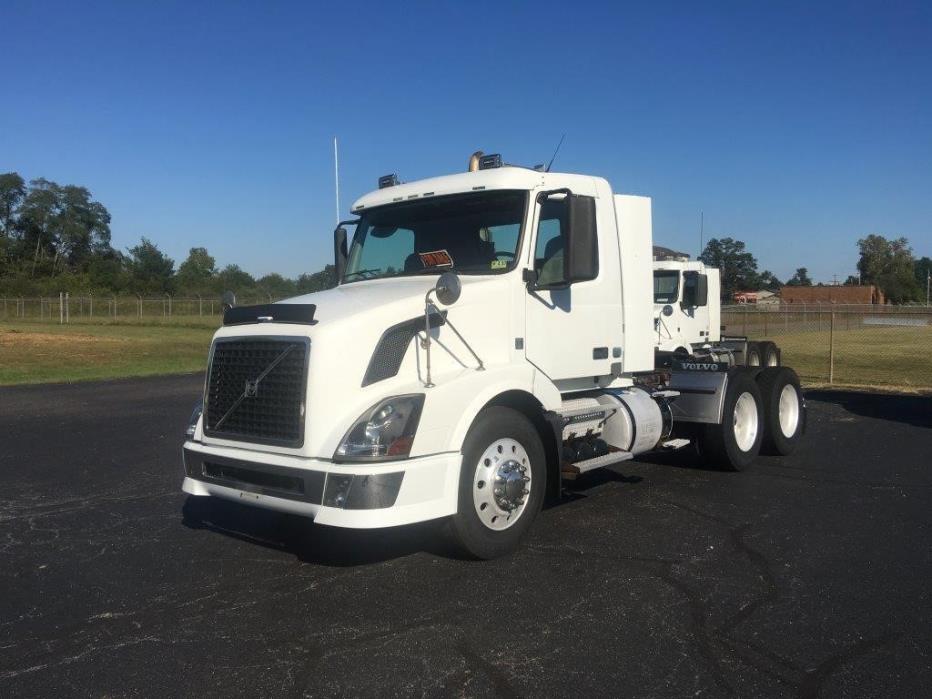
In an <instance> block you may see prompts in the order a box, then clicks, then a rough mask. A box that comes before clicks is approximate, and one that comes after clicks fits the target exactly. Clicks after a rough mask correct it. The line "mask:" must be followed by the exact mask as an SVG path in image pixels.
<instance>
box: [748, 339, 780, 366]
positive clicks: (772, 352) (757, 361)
mask: <svg viewBox="0 0 932 699" xmlns="http://www.w3.org/2000/svg"><path fill="white" fill-rule="evenodd" d="M745 364H746V365H747V366H750V367H762V366H765V367H774V366H780V350H779V348H778V347H777V346H776V344H774V343H773V342H770V340H762V341H761V342H749V343H748V348H747V357H746V361H745Z"/></svg>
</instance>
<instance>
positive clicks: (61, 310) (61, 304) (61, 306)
mask: <svg viewBox="0 0 932 699" xmlns="http://www.w3.org/2000/svg"><path fill="white" fill-rule="evenodd" d="M58 324H59V325H64V324H65V294H64V293H63V292H61V291H59V292H58Z"/></svg>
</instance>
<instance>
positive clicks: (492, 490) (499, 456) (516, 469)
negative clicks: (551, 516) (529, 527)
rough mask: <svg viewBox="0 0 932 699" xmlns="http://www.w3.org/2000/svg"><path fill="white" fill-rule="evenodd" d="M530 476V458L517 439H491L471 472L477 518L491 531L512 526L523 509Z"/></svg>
mask: <svg viewBox="0 0 932 699" xmlns="http://www.w3.org/2000/svg"><path fill="white" fill-rule="evenodd" d="M531 478H532V476H531V459H530V457H529V456H528V453H527V450H526V449H525V448H524V447H523V446H522V445H521V443H520V442H518V441H516V440H514V439H509V438H505V439H497V440H495V441H494V442H492V443H491V444H490V445H489V446H488V447H486V449H485V451H484V452H482V456H480V457H479V463H478V464H476V468H475V473H474V474H473V481H472V500H473V504H474V505H475V507H476V514H478V515H479V521H480V522H482V524H483V525H485V526H486V527H488V528H489V529H492V530H494V531H502V530H504V529H508V527H510V526H512V525H514V523H515V522H517V521H518V520H519V519H520V518H521V515H522V514H524V510H525V509H526V508H527V503H528V496H529V495H530V493H531V483H532V481H531Z"/></svg>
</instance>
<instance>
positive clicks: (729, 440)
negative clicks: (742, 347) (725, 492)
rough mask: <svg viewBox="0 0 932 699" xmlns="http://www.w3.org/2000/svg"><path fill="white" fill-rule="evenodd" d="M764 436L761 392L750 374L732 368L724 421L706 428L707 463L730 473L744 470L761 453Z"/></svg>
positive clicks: (703, 444) (703, 443)
mask: <svg viewBox="0 0 932 699" xmlns="http://www.w3.org/2000/svg"><path fill="white" fill-rule="evenodd" d="M763 435H764V413H763V406H762V401H761V392H760V389H759V388H758V386H757V383H756V382H755V381H754V378H753V375H752V373H751V372H750V371H748V370H747V369H743V368H735V369H732V370H731V371H730V372H729V374H728V386H727V388H726V389H725V400H724V404H723V405H722V421H721V422H720V423H718V424H713V425H705V426H704V427H703V430H702V437H701V440H700V441H701V443H700V445H699V447H700V451H701V453H702V455H703V457H704V459H705V461H706V464H707V465H709V466H713V467H715V468H720V469H723V470H726V471H743V470H744V469H746V468H747V467H748V466H750V465H751V464H752V463H753V462H754V459H756V458H757V455H758V454H759V453H760V447H761V442H762V440H763Z"/></svg>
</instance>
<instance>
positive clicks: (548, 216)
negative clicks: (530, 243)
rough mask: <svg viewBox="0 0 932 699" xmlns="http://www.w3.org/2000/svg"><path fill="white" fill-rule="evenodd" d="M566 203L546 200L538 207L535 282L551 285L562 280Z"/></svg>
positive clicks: (541, 284)
mask: <svg viewBox="0 0 932 699" xmlns="http://www.w3.org/2000/svg"><path fill="white" fill-rule="evenodd" d="M565 217H566V205H565V204H564V202H563V201H562V200H548V201H546V202H544V204H543V205H542V206H541V207H540V221H539V222H538V224H537V245H536V246H535V249H534V269H535V270H536V271H537V283H538V284H539V285H540V286H551V285H556V284H561V283H562V282H563V242H564V235H563V232H564V227H565V223H564V221H565Z"/></svg>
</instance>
